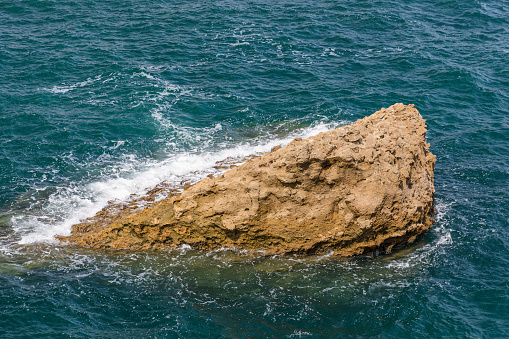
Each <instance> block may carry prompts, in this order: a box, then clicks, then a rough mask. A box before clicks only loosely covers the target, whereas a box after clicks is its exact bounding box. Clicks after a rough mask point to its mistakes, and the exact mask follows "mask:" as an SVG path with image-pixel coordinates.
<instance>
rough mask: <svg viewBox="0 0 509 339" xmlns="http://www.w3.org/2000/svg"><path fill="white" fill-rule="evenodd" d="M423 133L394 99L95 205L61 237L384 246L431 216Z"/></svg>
mask: <svg viewBox="0 0 509 339" xmlns="http://www.w3.org/2000/svg"><path fill="white" fill-rule="evenodd" d="M425 134H426V124H425V121H424V120H423V119H422V117H421V115H420V114H419V112H418V111H417V110H416V109H415V108H414V106H413V105H408V106H405V105H403V104H395V105H393V106H391V107H389V108H387V109H382V110H380V111H378V112H376V113H374V114H373V115H371V116H369V117H366V118H364V119H361V120H358V121H356V122H355V123H354V124H352V125H349V126H345V127H341V128H338V129H336V130H333V131H329V132H326V133H320V134H318V135H316V136H314V137H311V138H309V139H306V140H300V139H295V140H293V141H292V142H291V143H290V144H288V145H287V146H285V147H282V148H279V149H277V150H273V151H272V152H270V153H267V154H265V155H263V156H261V157H257V158H253V159H250V160H248V161H247V162H245V163H244V164H243V165H241V166H239V167H234V168H232V169H230V170H229V171H227V172H226V173H224V174H223V175H221V176H220V177H217V178H206V179H204V180H202V181H200V182H198V183H197V184H195V185H193V186H191V187H188V188H186V189H185V190H184V191H183V192H182V193H175V194H174V195H173V196H171V197H168V198H167V199H164V200H162V201H160V202H158V203H155V204H153V205H152V206H149V207H146V208H144V209H141V210H137V211H130V209H129V208H127V209H124V210H121V209H119V210H118V211H116V215H114V216H111V213H110V212H111V211H110V212H108V213H107V212H105V211H102V212H99V213H98V215H96V216H95V217H92V218H90V219H88V220H85V221H84V222H82V223H80V224H77V225H74V226H73V230H72V235H71V236H69V237H58V238H59V239H60V240H62V241H66V242H69V243H74V244H77V245H81V246H87V247H97V248H115V249H135V250H139V249H149V248H172V247H177V246H180V245H183V244H188V245H190V246H191V247H193V248H202V249H217V248H221V247H237V248H243V249H248V250H263V251H265V253H267V254H275V253H315V252H324V251H330V250H332V251H334V253H335V254H337V255H342V256H350V255H357V254H370V253H373V252H376V251H381V252H384V251H385V252H390V251H391V250H392V248H393V247H394V246H401V245H405V244H408V243H411V242H413V241H414V240H415V239H416V237H417V236H419V235H420V234H422V233H424V232H426V231H427V230H428V229H429V228H430V227H431V226H432V224H433V222H434V220H433V219H432V218H431V217H430V215H431V214H432V213H433V211H434V208H433V201H434V191H435V190H434V187H433V171H434V165H435V161H436V157H435V156H434V155H433V154H431V153H430V152H429V144H427V143H426V140H425ZM101 213H103V214H108V215H109V217H108V218H102V217H101Z"/></svg>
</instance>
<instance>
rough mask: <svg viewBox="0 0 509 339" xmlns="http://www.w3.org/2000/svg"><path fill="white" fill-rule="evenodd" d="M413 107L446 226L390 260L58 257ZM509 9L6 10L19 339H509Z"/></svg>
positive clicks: (94, 4)
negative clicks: (337, 133)
mask: <svg viewBox="0 0 509 339" xmlns="http://www.w3.org/2000/svg"><path fill="white" fill-rule="evenodd" d="M396 102H403V103H407V104H408V103H413V104H415V105H416V107H417V108H418V109H419V110H420V112H421V114H422V115H423V117H424V118H425V119H427V122H428V128H429V132H428V135H427V137H428V141H429V143H430V144H431V150H432V152H433V153H435V154H436V155H437V158H438V162H437V167H436V173H435V185H436V207H437V215H436V219H437V222H436V224H435V226H434V228H433V229H432V230H431V231H430V232H429V233H428V234H426V236H424V237H423V238H422V239H421V240H419V241H418V242H417V243H416V244H415V245H413V246H411V247H408V248H406V249H403V250H401V251H398V252H396V253H394V254H392V255H385V256H379V257H376V258H353V259H348V260H346V259H340V258H334V257H331V256H328V255H318V256H311V257H278V256H276V257H263V256H260V255H255V254H249V253H244V252H238V251H232V250H227V249H225V250H222V251H216V252H210V253H208V252H201V251H196V250H192V249H189V248H181V249H179V250H176V251H173V252H167V253H153V252H136V253H130V252H104V251H96V250H86V249H77V248H69V247H68V246H65V245H60V244H57V243H56V242H55V241H54V240H53V236H54V235H55V234H68V233H69V231H70V227H71V225H72V224H73V223H75V222H77V221H78V220H80V219H81V218H85V217H88V216H91V215H93V214H94V213H95V212H96V211H98V210H99V209H101V208H102V207H103V206H104V205H105V204H106V203H107V201H108V200H115V199H119V200H122V199H126V198H127V197H129V195H130V194H132V193H136V194H143V192H145V191H146V190H147V189H150V188H151V187H153V186H154V185H156V184H157V183H158V182H160V181H163V180H166V181H168V182H175V183H179V182H181V181H182V180H198V179H200V178H202V177H204V176H206V175H208V174H210V173H212V174H214V173H215V172H214V171H215V170H214V169H213V165H214V163H215V162H216V161H218V160H222V159H224V158H226V157H228V156H233V157H236V156H244V155H249V154H253V153H255V152H263V151H267V150H270V148H271V147H272V146H274V145H278V144H285V143H287V142H288V141H289V140H291V139H292V138H294V137H297V136H299V137H306V136H310V135H313V134H315V133H317V132H319V131H324V130H328V129H332V128H335V127H337V126H341V125H344V124H348V123H351V122H353V121H355V120H356V119H358V118H362V117H364V116H366V115H369V114H371V113H373V112H375V111H376V110H378V109H379V108H381V107H388V106H389V105H392V104H393V103H396ZM508 115H509V3H508V2H507V1H500V0H498V1H495V0H487V1H473V0H466V1H459V0H449V1H430V0H425V1H408V0H405V1H374V0H366V1H353V0H348V1H332V0H329V1H321V0H319V1H286V0H281V1H272V0H265V1H263V0H259V1H258V0H252V1H244V0H238V1H233V0H232V1H200V2H193V1H169V0H168V1H162V0H160V1H143V0H140V1H91V0H88V1H87V0H83V1H50V0H40V1H36V0H25V1H2V2H0V208H1V209H0V337H1V338H18V337H27V338H28V337H30V338H32V337H51V338H59V337H77V338H81V337H101V338H126V337H174V338H179V337H180V338H209V337H210V338H217V337H227V338H265V337H288V338H293V337H313V338H315V337H316V338H331V337H337V338H343V337H350V338H428V337H432V338H439V337H440V338H507V337H509V213H508V212H507V211H508V208H509V118H508Z"/></svg>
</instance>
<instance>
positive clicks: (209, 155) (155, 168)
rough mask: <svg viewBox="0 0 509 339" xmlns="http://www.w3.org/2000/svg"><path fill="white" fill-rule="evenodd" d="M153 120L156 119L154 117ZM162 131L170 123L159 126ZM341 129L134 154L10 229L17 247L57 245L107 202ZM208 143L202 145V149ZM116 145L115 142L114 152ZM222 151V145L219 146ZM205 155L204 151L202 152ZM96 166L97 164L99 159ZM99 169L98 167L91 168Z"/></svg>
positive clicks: (319, 126) (63, 191) (17, 218)
mask: <svg viewBox="0 0 509 339" xmlns="http://www.w3.org/2000/svg"><path fill="white" fill-rule="evenodd" d="M154 115H157V113H154ZM163 123H164V124H165V125H166V126H167V127H168V124H169V122H168V121H164V122H163ZM344 124H346V122H332V123H331V122H324V121H319V122H317V123H315V124H313V125H311V126H309V127H306V128H301V129H298V130H294V131H293V132H291V133H289V134H288V135H286V136H284V137H274V136H272V135H270V133H269V132H267V133H266V134H265V135H263V136H260V137H258V138H255V139H252V140H246V141H245V142H242V143H239V144H237V145H229V146H228V147H225V148H216V149H212V150H211V149H208V150H204V151H201V152H197V151H196V150H191V151H189V150H187V151H186V150H183V151H180V152H177V153H174V154H167V155H166V157H165V158H164V159H162V160H157V159H149V160H147V159H140V158H138V157H137V156H136V155H134V154H125V155H124V156H123V157H122V158H121V159H120V161H119V162H118V164H117V165H116V168H115V169H112V170H110V171H108V173H104V174H103V176H102V177H100V178H97V180H95V181H93V182H89V183H85V182H84V183H79V182H78V183H75V184H71V185H68V186H60V187H57V188H56V192H54V193H53V194H51V195H50V196H49V198H48V199H47V203H46V205H45V206H43V207H42V209H41V210H38V211H32V210H30V208H29V209H28V210H25V211H23V213H20V214H16V215H13V216H12V218H11V225H12V229H13V230H14V233H15V238H16V239H17V243H18V244H21V245H27V244H37V243H56V242H57V241H56V240H55V238H54V237H55V235H68V234H70V231H71V227H72V225H74V224H76V223H78V222H79V221H80V220H82V219H85V218H87V217H90V216H93V215H94V214H95V213H97V212H98V211H100V210H101V209H102V208H104V207H105V206H106V205H108V203H110V202H111V201H116V202H121V201H125V200H127V199H129V198H130V197H133V195H136V196H142V195H143V194H144V193H146V192H147V191H148V190H150V189H152V188H154V187H155V186H156V185H158V184H159V183H161V182H164V183H165V184H169V185H170V186H172V185H173V187H178V186H179V184H180V183H181V182H182V181H186V182H197V181H199V180H201V179H203V178H204V177H206V176H207V175H210V174H212V175H215V176H217V175H220V174H221V173H222V172H224V169H220V168H219V169H218V168H216V167H218V166H217V163H218V162H220V161H222V160H225V159H239V160H240V159H243V158H245V157H247V156H249V155H253V154H262V153H265V152H268V151H270V150H271V149H272V148H273V147H274V146H278V145H285V144H287V143H289V142H290V141H292V140H293V139H294V138H297V137H300V138H308V137H310V136H312V135H315V134H318V133H320V132H324V131H328V130H330V129H333V128H336V127H339V126H341V125H344ZM171 127H172V128H175V129H177V128H178V127H177V126H176V125H171ZM221 128H222V126H221V124H219V123H218V124H216V125H214V126H211V127H207V128H202V129H198V128H194V129H191V128H181V129H180V132H182V133H185V134H189V135H191V134H194V135H196V134H199V135H201V136H202V138H205V136H206V135H209V137H208V138H209V139H210V138H213V133H211V131H220V130H221ZM209 141H210V140H206V139H205V140H203V143H207V142H209ZM119 143H122V141H120V142H116V144H115V146H113V147H118V146H119ZM223 146H224V145H223ZM205 149H207V148H205ZM98 161H101V158H99V159H98ZM96 165H97V166H101V164H100V163H99V164H96Z"/></svg>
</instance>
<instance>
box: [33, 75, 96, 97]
mask: <svg viewBox="0 0 509 339" xmlns="http://www.w3.org/2000/svg"><path fill="white" fill-rule="evenodd" d="M101 79H102V75H98V76H96V77H94V78H88V79H87V80H85V81H79V82H76V83H74V84H70V85H60V86H53V87H52V88H43V90H45V91H48V92H50V93H54V94H64V93H67V92H69V91H72V90H74V89H76V88H79V87H85V86H88V85H91V84H93V83H94V82H96V81H100V80H101Z"/></svg>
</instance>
